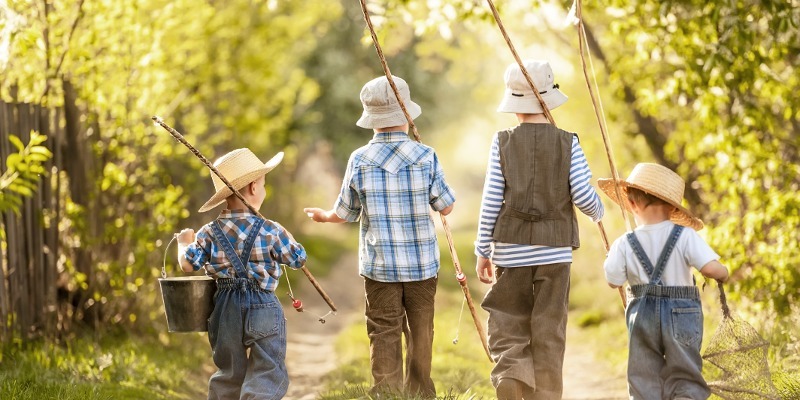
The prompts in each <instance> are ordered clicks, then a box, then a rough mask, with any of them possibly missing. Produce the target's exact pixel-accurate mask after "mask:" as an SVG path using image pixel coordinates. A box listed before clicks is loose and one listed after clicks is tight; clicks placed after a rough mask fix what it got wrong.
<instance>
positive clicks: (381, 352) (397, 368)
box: [364, 277, 437, 398]
mask: <svg viewBox="0 0 800 400" xmlns="http://www.w3.org/2000/svg"><path fill="white" fill-rule="evenodd" d="M436 284H437V278H435V277H434V278H431V279H427V280H424V281H419V282H378V281H374V280H372V279H369V278H364V292H365V293H366V298H367V310H366V317H367V335H368V336H369V349H370V354H369V357H370V365H371V366H372V377H373V378H374V380H375V385H374V386H373V389H372V392H373V393H375V394H378V393H382V392H388V393H400V392H405V393H406V394H409V395H417V396H421V397H425V398H433V397H436V388H435V387H434V385H433V380H432V379H431V353H432V351H433V348H432V347H433V303H434V297H435V295H436ZM403 334H405V338H406V348H405V350H406V363H405V379H404V377H403V375H404V374H403V372H404V371H403V348H402V335H403Z"/></svg>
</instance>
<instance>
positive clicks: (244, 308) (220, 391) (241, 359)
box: [208, 219, 289, 400]
mask: <svg viewBox="0 0 800 400" xmlns="http://www.w3.org/2000/svg"><path fill="white" fill-rule="evenodd" d="M263 224H264V220H263V219H259V220H258V221H257V222H256V223H255V224H254V225H253V226H252V227H251V228H250V233H249V234H248V235H247V239H246V240H245V245H244V249H243V250H242V255H241V256H239V255H237V254H236V251H235V250H234V248H233V245H231V243H230V241H229V240H228V238H227V237H226V236H225V234H224V233H223V232H222V228H221V227H220V225H219V221H214V223H212V224H211V228H212V231H213V233H214V241H215V242H216V243H217V245H219V246H220V247H221V248H222V250H223V251H224V252H225V255H226V257H228V259H229V260H230V261H231V263H232V264H233V267H234V269H235V271H236V276H237V277H236V278H230V279H218V280H217V292H216V294H214V311H213V312H212V313H211V317H210V318H209V319H208V340H209V342H210V343H211V350H212V352H213V358H214V364H216V365H217V368H219V370H217V372H215V373H214V375H212V376H211V379H210V380H209V382H208V398H209V399H226V400H228V399H280V398H282V397H283V396H284V395H285V394H286V390H287V388H288V387H289V375H288V373H287V371H286V364H285V362H284V359H285V357H286V320H285V319H284V316H283V308H282V307H281V304H280V303H279V302H278V299H277V297H275V294H274V293H272V292H271V291H268V290H264V289H262V288H261V286H260V285H259V283H258V282H257V281H256V280H254V279H251V278H247V272H246V268H247V267H246V266H247V263H248V261H249V259H250V252H251V250H252V248H253V244H254V243H255V240H256V238H257V236H258V234H259V232H261V226H262V225H263ZM248 350H249V356H248Z"/></svg>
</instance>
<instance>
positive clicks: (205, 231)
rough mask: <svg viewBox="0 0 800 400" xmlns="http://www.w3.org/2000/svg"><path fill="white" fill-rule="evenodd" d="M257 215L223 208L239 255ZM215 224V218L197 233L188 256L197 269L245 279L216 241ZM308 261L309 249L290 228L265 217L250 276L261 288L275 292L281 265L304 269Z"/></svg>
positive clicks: (216, 275) (223, 217) (229, 235)
mask: <svg viewBox="0 0 800 400" xmlns="http://www.w3.org/2000/svg"><path fill="white" fill-rule="evenodd" d="M257 218H258V217H257V216H256V215H253V214H252V213H250V212H248V211H243V210H222V212H221V213H220V214H219V217H217V220H218V221H219V222H220V225H222V231H223V232H224V233H225V236H226V237H227V238H228V240H229V241H230V242H231V244H232V245H233V248H234V249H236V252H237V254H239V253H241V252H242V250H244V240H245V239H246V238H247V234H248V233H249V228H250V227H251V226H252V225H253V224H254V223H255V221H256V219H257ZM212 223H213V221H212V222H210V223H208V224H206V225H203V227H202V228H200V230H199V231H198V232H197V236H196V241H195V242H194V243H192V244H190V245H189V246H187V247H186V253H185V255H186V259H187V260H189V262H190V263H191V264H192V266H194V270H195V271H197V270H199V269H201V268H204V269H205V271H206V275H208V276H211V277H213V278H215V279H219V278H245V277H237V276H236V271H235V270H234V268H233V264H231V262H230V261H229V260H228V257H226V256H225V252H224V251H223V250H222V248H221V247H220V246H219V245H218V244H217V243H216V242H215V241H214V233H213V232H212V231H211V224H212ZM305 263H306V250H305V249H304V248H303V245H301V244H300V243H297V242H295V241H293V240H291V239H290V238H289V235H288V234H287V232H286V229H284V227H282V226H281V225H280V224H278V223H277V222H274V221H270V220H265V222H264V225H263V226H262V227H261V232H260V233H259V235H258V237H257V238H256V242H255V243H254V244H253V249H252V250H251V251H250V261H249V262H248V263H247V276H246V278H251V279H255V280H257V281H258V282H259V284H260V285H261V288H263V289H266V290H271V291H274V290H275V288H277V287H278V281H279V280H280V277H281V268H280V265H279V264H286V265H288V266H290V267H292V268H300V267H302V266H303V265H305Z"/></svg>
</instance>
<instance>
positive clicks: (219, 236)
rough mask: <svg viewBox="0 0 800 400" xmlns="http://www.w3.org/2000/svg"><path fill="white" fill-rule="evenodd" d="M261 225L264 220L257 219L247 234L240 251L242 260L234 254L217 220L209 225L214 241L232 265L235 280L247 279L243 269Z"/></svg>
mask: <svg viewBox="0 0 800 400" xmlns="http://www.w3.org/2000/svg"><path fill="white" fill-rule="evenodd" d="M263 224H264V220H263V219H261V218H259V219H258V220H257V221H256V223H255V224H254V225H253V226H252V227H251V229H250V233H248V235H247V239H245V243H244V249H243V251H242V256H243V257H244V259H243V258H242V257H240V256H239V255H238V254H236V250H234V248H233V245H232V244H231V242H230V241H229V240H228V238H227V237H226V236H225V233H224V232H223V231H222V227H221V226H220V224H219V220H215V221H214V223H213V224H211V231H212V232H214V238H215V241H216V242H217V244H218V245H219V246H220V247H221V248H222V251H223V252H224V253H225V256H226V257H228V260H230V262H231V264H232V265H233V269H234V270H235V271H236V277H237V278H246V277H247V269H246V268H245V265H246V263H247V262H248V261H250V252H251V250H252V248H253V243H255V240H256V237H257V236H258V232H260V231H261V226H262V225H263Z"/></svg>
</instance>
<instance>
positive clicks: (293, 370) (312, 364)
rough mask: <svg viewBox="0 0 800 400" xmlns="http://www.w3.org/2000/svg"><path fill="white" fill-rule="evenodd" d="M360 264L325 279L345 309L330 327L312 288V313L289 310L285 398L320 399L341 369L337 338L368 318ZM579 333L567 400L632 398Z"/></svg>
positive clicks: (568, 369)
mask: <svg viewBox="0 0 800 400" xmlns="http://www.w3.org/2000/svg"><path fill="white" fill-rule="evenodd" d="M356 263H357V260H356V259H355V257H354V256H344V257H343V258H342V259H341V260H340V261H339V262H338V263H337V265H336V266H334V267H333V269H332V271H337V272H339V273H333V274H331V275H330V276H329V277H327V278H326V279H320V284H321V285H322V287H323V288H324V289H325V291H326V292H327V293H328V295H329V296H330V297H331V298H332V299H333V300H334V302H335V304H336V306H337V308H338V309H339V310H340V312H339V313H338V314H337V315H336V316H331V317H328V318H326V323H325V324H320V323H319V322H317V321H316V316H317V314H321V313H325V312H327V308H326V306H325V304H324V302H322V300H321V299H319V296H318V295H317V294H316V292H314V291H313V289H312V290H308V288H305V289H304V295H303V298H302V300H303V304H304V305H305V307H306V309H307V312H304V313H297V312H294V311H291V310H287V313H286V319H287V323H288V325H287V331H288V332H289V338H288V348H287V356H286V363H287V367H288V369H289V376H290V379H291V384H290V385H289V392H288V393H287V395H286V397H285V399H287V400H313V399H315V398H317V394H318V393H319V392H320V391H321V390H323V389H324V387H323V382H322V379H323V377H324V376H325V375H326V374H327V373H329V372H330V371H331V370H333V369H334V368H336V360H337V357H336V353H335V349H334V341H335V339H336V337H337V335H338V334H339V333H340V332H341V330H342V329H344V328H345V327H347V326H349V325H350V324H352V323H356V322H358V321H360V320H361V319H362V318H363V313H364V300H363V299H364V296H363V283H362V280H361V278H360V277H359V276H358V274H357V273H356V265H357V264H356ZM304 285H305V283H304ZM574 329H576V328H570V330H568V332H567V349H566V354H565V356H564V397H563V398H564V400H617V399H620V400H621V399H627V388H626V383H625V372H624V370H622V371H614V370H612V369H610V368H608V367H607V366H606V365H604V364H603V363H602V362H599V361H598V360H597V359H596V358H595V356H594V353H595V351H594V349H593V348H592V347H591V345H590V344H586V343H581V342H579V341H578V340H577V339H576V338H575V331H574ZM487 379H488V377H487Z"/></svg>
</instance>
